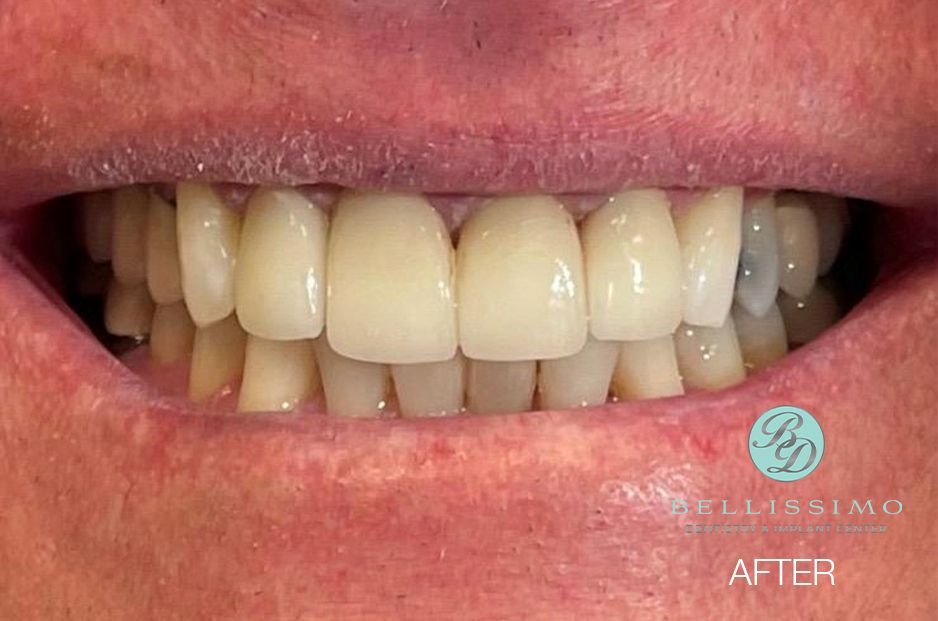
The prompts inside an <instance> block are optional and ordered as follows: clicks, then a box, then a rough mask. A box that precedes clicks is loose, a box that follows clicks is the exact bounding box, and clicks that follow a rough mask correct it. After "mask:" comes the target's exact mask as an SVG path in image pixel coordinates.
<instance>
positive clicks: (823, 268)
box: [806, 194, 849, 276]
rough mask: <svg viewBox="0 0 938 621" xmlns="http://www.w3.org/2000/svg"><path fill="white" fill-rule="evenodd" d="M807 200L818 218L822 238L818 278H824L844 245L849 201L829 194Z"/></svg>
mask: <svg viewBox="0 0 938 621" xmlns="http://www.w3.org/2000/svg"><path fill="white" fill-rule="evenodd" d="M806 198H807V199H808V203H809V204H810V205H811V207H812V208H813V209H814V216H815V217H816V218H817V225H818V235H819V237H820V241H819V246H820V247H819V249H818V266H817V273H818V276H824V275H825V274H827V272H829V271H830V269H831V267H832V266H833V265H834V261H836V260H837V255H838V254H840V246H841V244H842V243H843V240H844V233H845V232H846V230H847V223H848V219H849V214H848V212H847V201H846V200H844V199H843V198H841V197H839V196H830V195H829V194H811V195H808V196H807V197H806Z"/></svg>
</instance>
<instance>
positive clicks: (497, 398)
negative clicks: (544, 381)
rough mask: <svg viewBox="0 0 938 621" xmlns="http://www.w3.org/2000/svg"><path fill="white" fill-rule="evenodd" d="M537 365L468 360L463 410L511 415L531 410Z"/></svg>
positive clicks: (531, 362)
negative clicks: (464, 407) (464, 406)
mask: <svg viewBox="0 0 938 621" xmlns="http://www.w3.org/2000/svg"><path fill="white" fill-rule="evenodd" d="M536 383H537V362H535V361H534V360H521V361H517V362H490V361H488V360H470V361H469V371H468V377H467V379H466V408H467V409H468V410H469V411H470V412H473V413H475V414H511V413H514V412H525V411H527V410H530V409H531V401H532V399H533V398H534V386H535V384H536Z"/></svg>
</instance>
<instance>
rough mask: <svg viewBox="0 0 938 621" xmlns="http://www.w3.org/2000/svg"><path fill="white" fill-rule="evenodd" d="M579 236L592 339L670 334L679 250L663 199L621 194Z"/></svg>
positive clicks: (675, 318)
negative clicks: (581, 245)
mask: <svg viewBox="0 0 938 621" xmlns="http://www.w3.org/2000/svg"><path fill="white" fill-rule="evenodd" d="M581 238H582V241H583V254H584V257H585V259H584V260H585V263H586V282H587V290H588V296H589V309H590V331H591V332H592V334H593V336H595V337H596V338H597V339H605V340H618V341H635V340H644V339H650V338H655V337H659V336H664V335H666V334H671V333H672V332H674V330H675V328H677V325H678V324H679V323H680V322H681V310H682V306H681V249H680V246H679V245H678V242H677V234H676V233H675V231H674V223H673V222H672V221H671V203H670V202H669V201H668V198H667V195H666V194H665V193H664V192H663V191H661V190H629V191H625V192H621V193H619V194H617V195H615V196H613V197H612V198H611V199H610V201H609V203H607V204H605V205H603V206H602V207H600V208H599V209H597V210H596V211H594V212H593V213H592V214H590V215H589V216H588V217H587V219H586V221H585V222H584V223H583V227H582V232H581Z"/></svg>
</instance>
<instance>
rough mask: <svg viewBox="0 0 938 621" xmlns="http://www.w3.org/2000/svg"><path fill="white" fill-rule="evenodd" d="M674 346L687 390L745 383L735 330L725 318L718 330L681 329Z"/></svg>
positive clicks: (728, 319) (688, 327)
mask: <svg viewBox="0 0 938 621" xmlns="http://www.w3.org/2000/svg"><path fill="white" fill-rule="evenodd" d="M674 344H675V349H676V350H677V364H678V368H679V369H680V370H681V376H682V377H683V378H684V385H685V386H686V387H687V388H702V389H704V390H719V389H721V388H726V387H728V386H732V385H734V384H738V383H739V382H741V381H743V380H744V379H746V370H745V367H744V366H743V355H742V352H741V351H740V349H739V339H737V337H736V327H735V325H734V324H733V318H732V317H730V316H728V315H727V317H726V321H725V322H724V323H723V325H722V326H720V327H718V328H710V327H701V326H689V325H686V324H685V325H682V326H681V327H679V328H678V330H677V333H676V334H675V337H674Z"/></svg>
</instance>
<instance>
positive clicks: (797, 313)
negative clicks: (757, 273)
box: [778, 281, 840, 345]
mask: <svg viewBox="0 0 938 621" xmlns="http://www.w3.org/2000/svg"><path fill="white" fill-rule="evenodd" d="M778 308H779V310H780V311H781V313H782V317H783V318H784V319H785V331H786V332H787V333H788V342H789V343H790V344H792V345H804V344H805V343H809V342H811V341H813V340H814V339H816V338H817V337H818V335H820V334H821V333H822V332H824V330H826V329H828V328H829V327H831V326H832V325H834V324H835V323H837V320H838V319H840V304H839V303H838V302H837V298H836V297H835V296H834V293H833V292H832V291H831V290H830V289H829V288H828V287H827V285H825V284H824V282H823V281H819V282H818V283H817V285H816V286H815V287H814V289H812V290H811V293H809V294H808V296H807V297H806V298H805V299H804V300H799V299H797V298H793V297H792V296H790V295H785V294H784V293H781V294H779V296H778Z"/></svg>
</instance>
